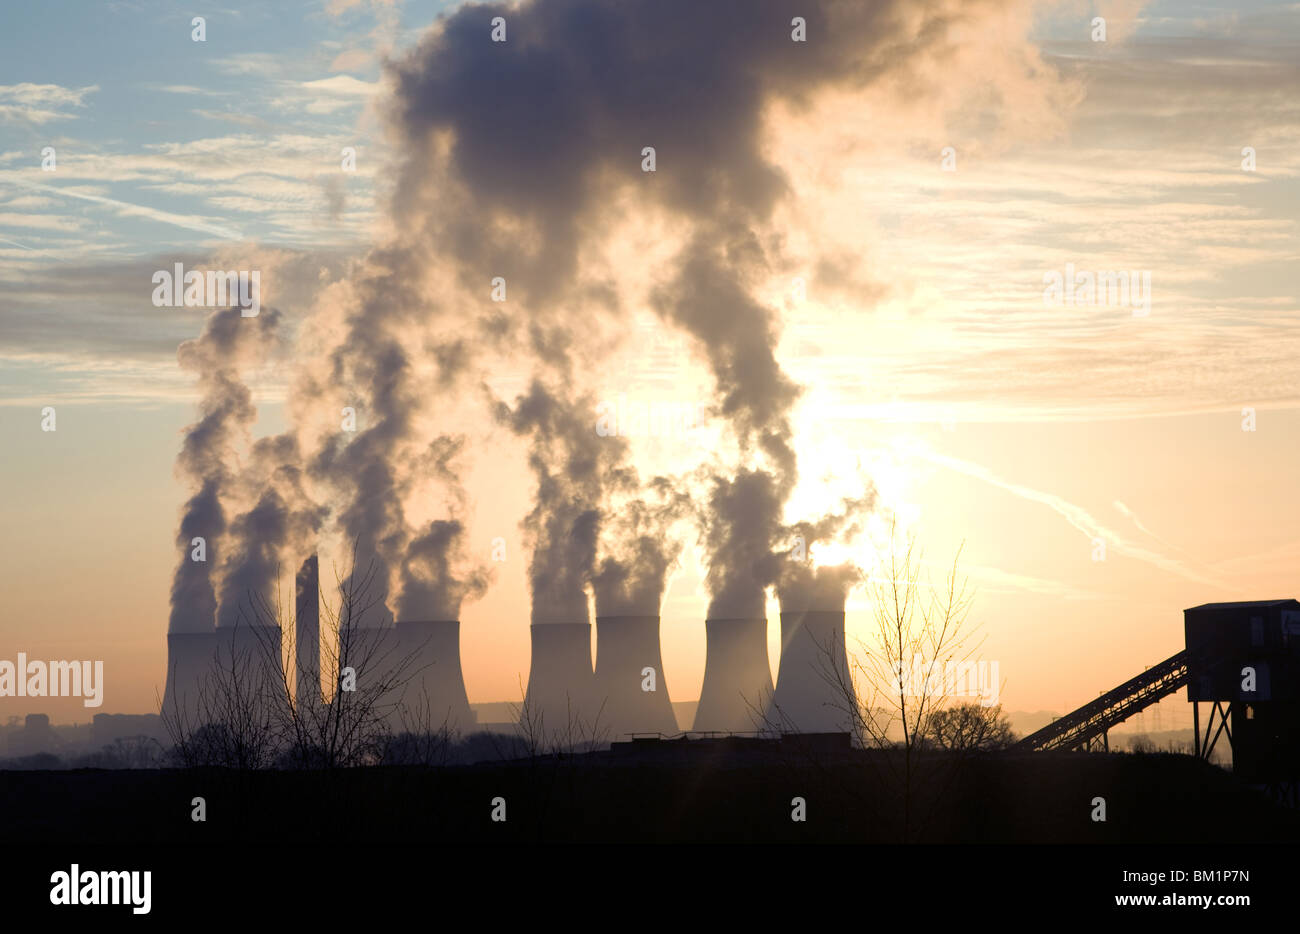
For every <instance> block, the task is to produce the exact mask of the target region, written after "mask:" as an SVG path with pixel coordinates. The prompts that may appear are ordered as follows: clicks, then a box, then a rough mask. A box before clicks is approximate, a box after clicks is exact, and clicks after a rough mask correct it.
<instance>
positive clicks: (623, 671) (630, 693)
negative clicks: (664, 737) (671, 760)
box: [595, 616, 677, 739]
mask: <svg viewBox="0 0 1300 934" xmlns="http://www.w3.org/2000/svg"><path fill="white" fill-rule="evenodd" d="M647 668H649V669H652V670H653V674H651V673H650V672H646V669H647ZM651 677H652V678H653V682H651V681H650V678H651ZM651 683H653V686H654V690H653V691H649V690H645V688H646V687H647V686H649V685H650V684H651ZM595 685H596V698H595V702H596V706H597V708H598V709H600V710H601V714H600V722H601V724H602V725H608V727H609V730H610V734H611V739H621V738H623V734H626V733H676V732H677V718H676V717H675V716H674V715H673V706H672V702H671V701H670V700H669V699H668V685H667V684H666V683H665V681H664V666H663V659H662V657H661V656H660V652H659V617H658V616H598V617H596V674H595ZM602 702H603V703H604V707H603V708H601V707H600V705H601V703H602Z"/></svg>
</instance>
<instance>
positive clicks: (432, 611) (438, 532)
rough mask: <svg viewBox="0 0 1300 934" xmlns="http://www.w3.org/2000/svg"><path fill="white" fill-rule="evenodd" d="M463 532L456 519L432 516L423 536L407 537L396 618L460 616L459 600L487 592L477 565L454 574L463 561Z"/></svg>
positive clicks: (457, 617)
mask: <svg viewBox="0 0 1300 934" xmlns="http://www.w3.org/2000/svg"><path fill="white" fill-rule="evenodd" d="M464 534H465V526H464V525H463V524H462V523H461V521H460V520H458V519H435V520H434V521H433V522H431V523H429V528H428V530H427V531H426V532H425V533H424V534H423V535H421V536H419V537H417V538H414V539H412V540H411V543H410V545H408V546H407V549H406V558H405V560H404V561H403V562H402V596H401V599H400V600H399V601H398V604H397V617H398V619H402V620H408V619H409V620H455V619H460V605H461V603H462V602H463V601H464V600H465V599H466V598H470V599H476V598H478V597H481V596H483V594H484V593H485V592H486V591H487V586H488V577H487V574H486V573H485V572H484V571H483V570H482V569H481V568H475V569H473V570H472V571H470V572H469V573H468V574H459V573H457V572H458V565H461V564H464V563H465V561H466V557H465V553H464Z"/></svg>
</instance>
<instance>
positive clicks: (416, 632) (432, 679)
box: [397, 620, 475, 733]
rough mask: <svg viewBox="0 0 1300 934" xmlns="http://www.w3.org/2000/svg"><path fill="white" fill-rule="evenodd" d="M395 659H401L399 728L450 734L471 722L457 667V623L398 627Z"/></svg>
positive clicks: (402, 624) (401, 624) (465, 728)
mask: <svg viewBox="0 0 1300 934" xmlns="http://www.w3.org/2000/svg"><path fill="white" fill-rule="evenodd" d="M397 654H398V655H400V656H401V658H402V659H403V660H406V664H407V668H406V672H405V675H406V679H405V680H406V683H405V685H404V687H403V695H402V706H403V708H405V712H406V713H405V722H404V723H402V724H399V726H400V727H402V728H405V729H410V730H417V729H418V730H419V731H421V732H424V731H426V730H427V731H431V732H438V731H439V730H441V729H442V728H443V726H444V724H445V726H446V728H447V729H448V730H449V731H450V732H451V733H460V732H467V731H468V730H470V729H471V728H472V727H473V726H474V723H475V716H474V712H473V710H471V709H470V706H469V695H468V694H467V693H466V692H465V675H464V673H463V672H462V670H461V666H460V621H459V620H433V621H423V620H411V621H407V622H399V623H398V624H397Z"/></svg>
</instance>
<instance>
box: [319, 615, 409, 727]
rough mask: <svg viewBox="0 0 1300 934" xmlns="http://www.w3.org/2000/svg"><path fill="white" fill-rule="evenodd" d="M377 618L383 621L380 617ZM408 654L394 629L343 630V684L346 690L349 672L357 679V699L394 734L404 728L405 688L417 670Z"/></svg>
mask: <svg viewBox="0 0 1300 934" xmlns="http://www.w3.org/2000/svg"><path fill="white" fill-rule="evenodd" d="M373 618H375V619H379V618H380V617H379V616H378V615H376V616H374V617H373ZM406 654H407V653H406V652H404V651H402V649H401V647H400V646H399V645H398V641H397V630H396V629H395V628H394V627H391V626H383V627H380V626H374V627H372V626H341V627H340V628H339V668H340V670H339V680H340V684H338V685H335V686H334V687H335V688H336V689H341V688H342V682H343V681H344V680H345V678H346V673H347V672H346V669H348V668H351V669H352V674H353V676H354V681H355V683H354V685H353V690H354V691H355V693H356V696H355V697H354V698H353V699H354V700H355V701H356V702H357V703H358V704H360V705H361V706H363V707H365V708H366V709H367V710H369V711H370V712H371V713H372V714H373V715H374V716H375V717H378V718H379V719H382V720H385V721H386V722H387V723H388V725H389V726H390V727H392V729H394V730H400V729H401V728H402V716H401V714H402V710H401V700H402V686H403V682H404V680H405V679H408V678H410V676H411V672H412V671H413V670H414V669H413V666H412V665H411V664H410V663H404V660H405V657H406Z"/></svg>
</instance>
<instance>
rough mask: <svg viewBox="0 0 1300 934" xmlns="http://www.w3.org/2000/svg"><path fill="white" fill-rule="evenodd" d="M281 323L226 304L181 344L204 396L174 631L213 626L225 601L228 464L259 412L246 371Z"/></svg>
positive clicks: (192, 451)
mask: <svg viewBox="0 0 1300 934" xmlns="http://www.w3.org/2000/svg"><path fill="white" fill-rule="evenodd" d="M279 323H280V313H279V312H278V311H276V310H275V309H273V308H264V309H263V310H262V312H261V314H259V315H257V316H255V317H250V318H246V317H243V316H242V315H241V310H240V309H239V308H238V307H232V308H221V309H218V310H216V311H214V312H212V313H211V314H210V315H209V316H208V318H207V321H205V322H204V325H203V332H202V333H201V334H200V336H199V337H198V338H196V339H195V340H190V341H185V342H184V343H183V344H181V345H180V348H179V349H178V350H177V353H176V356H177V360H178V361H179V362H180V365H181V367H182V368H184V369H187V370H192V371H194V372H195V373H196V374H197V375H198V384H199V391H200V393H201V398H200V400H199V413H200V414H199V420H198V421H197V422H195V423H194V424H193V425H191V426H189V427H188V428H187V429H186V431H185V441H184V443H183V444H182V446H181V452H180V455H179V456H178V457H177V461H176V469H177V473H179V474H180V475H181V477H182V478H184V479H185V480H187V481H189V483H190V485H191V486H192V487H194V488H196V489H195V492H194V494H193V495H192V496H191V497H190V499H189V501H188V502H186V504H185V507H184V509H183V511H182V514H181V523H180V533H179V535H178V536H177V545H178V546H179V547H180V550H181V556H180V561H179V563H178V564H177V567H176V574H175V576H174V578H173V580H172V593H171V616H170V619H169V620H168V626H167V631H168V632H210V631H211V630H212V626H213V622H214V616H215V613H216V607H217V600H216V592H215V588H214V587H213V583H212V577H213V575H212V568H213V566H214V565H215V563H216V559H217V553H216V546H217V544H218V541H219V539H220V537H221V536H222V535H223V534H224V532H225V530H226V516H225V511H224V510H223V508H222V504H221V502H222V495H223V492H224V488H225V487H226V486H227V485H228V484H229V482H230V479H231V478H230V471H229V469H228V467H227V464H229V463H231V462H232V461H233V458H234V450H235V446H236V445H237V443H238V442H239V441H240V440H241V439H242V438H243V437H244V436H245V435H246V434H247V432H248V430H249V428H250V427H251V426H252V424H253V421H254V419H255V418H256V416H257V410H256V408H255V407H254V406H253V403H252V399H251V396H250V394H249V391H248V387H247V386H245V385H244V382H243V378H242V377H241V375H240V370H241V368H243V367H244V366H247V365H250V364H252V363H254V362H256V361H257V360H258V359H259V358H260V357H261V355H262V354H264V353H266V352H267V351H268V349H269V348H271V347H272V346H273V339H274V336H275V334H276V332H277V329H278V326H279ZM196 537H200V538H203V539H204V548H205V551H206V555H205V558H206V560H203V561H196V560H193V549H194V547H195V546H194V545H193V544H192V542H193V539H194V538H196Z"/></svg>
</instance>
